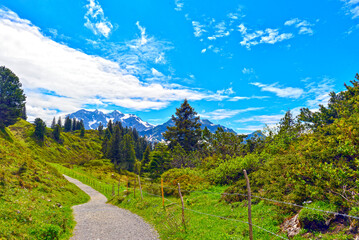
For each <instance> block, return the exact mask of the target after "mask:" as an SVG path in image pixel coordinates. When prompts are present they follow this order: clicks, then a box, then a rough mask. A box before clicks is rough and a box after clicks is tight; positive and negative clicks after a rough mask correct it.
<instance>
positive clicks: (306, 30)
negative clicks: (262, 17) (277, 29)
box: [284, 18, 314, 35]
mask: <svg viewBox="0 0 359 240" xmlns="http://www.w3.org/2000/svg"><path fill="white" fill-rule="evenodd" d="M284 25H285V26H292V25H295V27H296V28H298V29H299V30H298V33H299V34H307V35H313V33H314V31H313V29H312V27H313V26H314V24H313V23H310V22H308V21H307V20H301V19H299V18H293V19H291V20H288V21H286V22H285V23H284Z"/></svg>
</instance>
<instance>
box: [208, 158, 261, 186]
mask: <svg viewBox="0 0 359 240" xmlns="http://www.w3.org/2000/svg"><path fill="white" fill-rule="evenodd" d="M265 158H266V157H265V156H264V154H262V155H258V154H250V155H246V156H245V157H235V158H231V159H229V160H227V161H225V162H222V163H221V164H219V166H218V167H216V168H215V169H212V170H210V171H209V172H208V177H209V179H210V180H211V182H213V183H215V184H232V183H235V182H236V181H238V180H239V179H241V178H243V169H246V170H247V172H252V171H255V170H258V168H259V166H260V165H261V162H262V161H263V160H265Z"/></svg>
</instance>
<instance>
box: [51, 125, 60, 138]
mask: <svg viewBox="0 0 359 240" xmlns="http://www.w3.org/2000/svg"><path fill="white" fill-rule="evenodd" d="M60 136H61V127H60V125H59V124H56V125H55V127H54V128H53V131H52V137H53V138H54V140H55V141H56V142H61V139H60Z"/></svg>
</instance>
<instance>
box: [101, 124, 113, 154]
mask: <svg viewBox="0 0 359 240" xmlns="http://www.w3.org/2000/svg"><path fill="white" fill-rule="evenodd" d="M110 140H111V132H110V130H108V128H106V130H105V136H104V137H103V141H102V149H101V150H102V153H103V155H104V157H106V158H109V153H108V152H109V151H108V150H109V145H110Z"/></svg>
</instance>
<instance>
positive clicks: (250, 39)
mask: <svg viewBox="0 0 359 240" xmlns="http://www.w3.org/2000/svg"><path fill="white" fill-rule="evenodd" d="M238 31H239V32H240V33H241V34H242V37H243V40H242V41H241V42H240V44H241V45H242V46H245V47H246V48H247V49H250V48H251V46H255V45H258V44H262V43H267V44H275V43H277V42H282V41H284V40H288V39H291V38H293V34H292V33H281V34H280V33H279V30H278V29H271V28H267V29H265V30H257V31H252V32H251V33H249V32H248V28H247V27H245V26H244V24H243V23H242V24H240V25H239V26H238Z"/></svg>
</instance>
